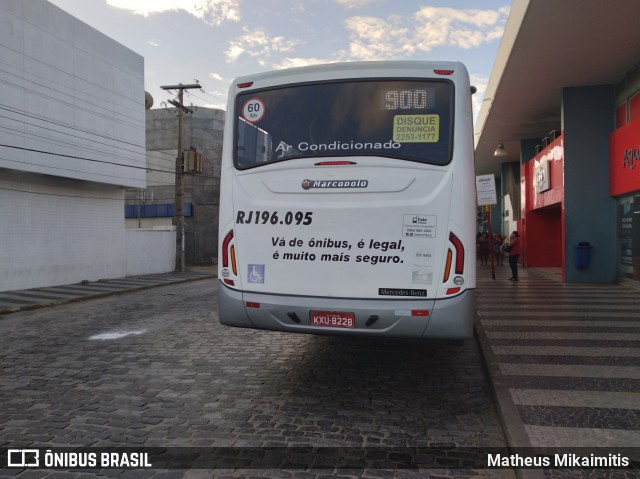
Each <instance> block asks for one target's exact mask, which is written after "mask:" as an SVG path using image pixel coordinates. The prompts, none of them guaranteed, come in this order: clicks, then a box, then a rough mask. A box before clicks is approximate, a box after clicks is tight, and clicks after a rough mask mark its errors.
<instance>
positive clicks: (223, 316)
mask: <svg viewBox="0 0 640 479" xmlns="http://www.w3.org/2000/svg"><path fill="white" fill-rule="evenodd" d="M218 319H219V320H220V323H221V324H225V325H227V326H236V327H239V328H254V327H255V325H254V324H253V323H252V322H251V319H249V315H248V314H247V310H246V309H245V307H244V301H243V300H242V292H240V291H235V290H233V289H230V288H227V287H226V286H225V285H224V284H222V283H221V284H219V285H218Z"/></svg>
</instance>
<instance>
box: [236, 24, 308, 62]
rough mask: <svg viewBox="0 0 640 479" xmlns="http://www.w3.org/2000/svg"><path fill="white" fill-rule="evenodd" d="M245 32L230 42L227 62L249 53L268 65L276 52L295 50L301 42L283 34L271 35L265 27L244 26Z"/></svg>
mask: <svg viewBox="0 0 640 479" xmlns="http://www.w3.org/2000/svg"><path fill="white" fill-rule="evenodd" d="M243 31H244V32H245V34H244V35H242V36H241V37H239V38H236V39H235V40H232V41H231V42H229V48H228V50H227V51H225V52H224V54H225V56H226V58H227V62H229V63H233V62H235V61H236V60H238V58H239V57H240V56H242V55H249V56H250V57H254V58H257V59H258V62H259V63H260V64H261V65H266V63H267V60H268V59H269V58H270V57H271V55H273V54H274V53H287V52H291V51H293V49H294V47H295V46H296V45H297V44H299V43H300V41H299V40H290V39H287V38H285V37H283V36H276V37H270V36H269V35H268V34H267V32H265V31H264V30H263V29H260V28H259V29H254V30H252V31H251V32H250V30H249V28H247V27H244V28H243Z"/></svg>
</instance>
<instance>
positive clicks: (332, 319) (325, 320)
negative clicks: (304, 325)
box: [311, 311, 356, 328]
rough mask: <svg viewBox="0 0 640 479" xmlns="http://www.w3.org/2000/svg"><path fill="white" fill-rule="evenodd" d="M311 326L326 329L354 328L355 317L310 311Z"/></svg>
mask: <svg viewBox="0 0 640 479" xmlns="http://www.w3.org/2000/svg"><path fill="white" fill-rule="evenodd" d="M311 325H312V326H324V327H327V328H354V327H355V325H356V315H355V314H353V313H341V312H338V311H311Z"/></svg>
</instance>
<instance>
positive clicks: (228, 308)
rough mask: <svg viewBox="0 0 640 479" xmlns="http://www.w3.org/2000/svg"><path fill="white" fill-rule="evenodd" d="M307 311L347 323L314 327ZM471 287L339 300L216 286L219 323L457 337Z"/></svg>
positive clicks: (471, 309)
mask: <svg viewBox="0 0 640 479" xmlns="http://www.w3.org/2000/svg"><path fill="white" fill-rule="evenodd" d="M311 311H321V312H336V311H337V312H341V313H349V314H352V315H353V316H354V318H355V324H354V325H353V327H351V328H341V327H331V326H314V325H312V322H311ZM474 314H475V290H473V289H470V290H466V291H465V292H463V293H462V294H460V295H458V296H455V297H452V298H447V299H439V300H418V299H412V300H397V299H395V300H394V299H392V300H389V299H384V300H382V299H344V298H318V297H306V296H281V295H272V294H259V293H243V292H240V291H236V290H232V289H230V288H227V287H226V286H224V285H223V284H222V283H220V286H219V288H218V318H219V321H220V323H221V324H224V325H227V326H234V327H241V328H255V329H267V330H274V331H287V332H294V333H308V334H334V335H356V336H380V337H397V338H414V339H428V340H443V341H458V340H463V339H468V338H470V337H471V336H472V334H473V318H474Z"/></svg>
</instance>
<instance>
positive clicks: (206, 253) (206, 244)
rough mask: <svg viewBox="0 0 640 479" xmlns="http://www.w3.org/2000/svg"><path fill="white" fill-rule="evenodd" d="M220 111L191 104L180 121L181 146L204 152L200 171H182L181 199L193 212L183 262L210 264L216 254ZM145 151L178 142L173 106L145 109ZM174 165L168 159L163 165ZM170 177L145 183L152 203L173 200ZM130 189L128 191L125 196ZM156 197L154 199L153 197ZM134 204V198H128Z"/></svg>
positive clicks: (174, 145) (171, 146)
mask: <svg viewBox="0 0 640 479" xmlns="http://www.w3.org/2000/svg"><path fill="white" fill-rule="evenodd" d="M224 115H225V113H224V111H222V110H217V109H211V108H200V107H194V112H193V114H186V115H185V117H184V123H183V136H182V144H183V147H184V149H185V150H188V149H189V148H190V147H192V146H193V147H195V148H196V149H197V150H198V152H200V153H202V154H203V155H204V172H203V173H202V174H187V175H185V197H184V201H185V203H193V216H191V217H187V218H185V220H186V244H185V259H186V262H187V264H211V262H212V259H213V258H214V256H216V255H217V243H218V206H219V205H218V202H219V195H220V161H221V159H222V137H223V130H224ZM146 144H147V151H149V154H154V153H153V152H159V151H163V152H166V151H168V150H174V151H175V150H176V149H177V146H178V119H177V112H176V109H175V108H162V109H154V110H147V141H146ZM164 168H166V169H172V170H173V169H175V165H174V164H170V163H169V162H168V163H167V165H166V166H165V167H163V169H164ZM174 180H175V178H170V179H169V180H168V181H167V183H168V184H166V185H164V186H162V185H158V184H156V181H154V182H152V183H150V184H149V185H148V188H147V189H148V190H151V189H153V190H155V191H154V203H173V202H174V191H175V188H174ZM132 194H133V195H134V196H135V194H134V193H130V194H129V196H128V197H129V198H131V195H132ZM156 198H157V199H158V200H156ZM129 203H130V204H135V201H129Z"/></svg>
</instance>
